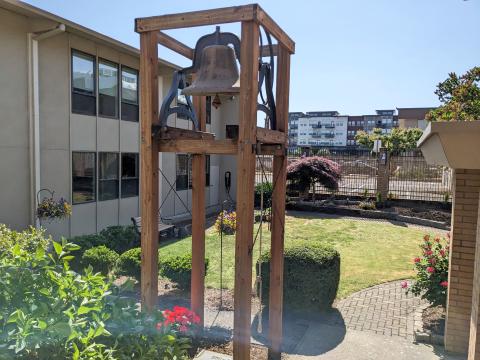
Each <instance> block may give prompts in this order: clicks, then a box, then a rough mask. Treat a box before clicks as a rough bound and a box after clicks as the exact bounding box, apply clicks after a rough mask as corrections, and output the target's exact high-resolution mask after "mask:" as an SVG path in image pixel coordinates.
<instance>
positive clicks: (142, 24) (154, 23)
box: [135, 5, 257, 33]
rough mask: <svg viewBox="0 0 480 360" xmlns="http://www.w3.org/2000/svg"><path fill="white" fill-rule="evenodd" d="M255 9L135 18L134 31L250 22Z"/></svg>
mask: <svg viewBox="0 0 480 360" xmlns="http://www.w3.org/2000/svg"><path fill="white" fill-rule="evenodd" d="M256 8H257V5H243V6H232V7H225V8H218V9H210V10H201V11H191V12H185V13H179V14H169V15H161V16H151V17H143V18H137V19H135V31H136V32H138V33H141V32H145V31H153V30H165V29H178V28H188V27H195V26H203V25H215V24H226V23H232V22H239V21H250V20H254V18H255V11H256Z"/></svg>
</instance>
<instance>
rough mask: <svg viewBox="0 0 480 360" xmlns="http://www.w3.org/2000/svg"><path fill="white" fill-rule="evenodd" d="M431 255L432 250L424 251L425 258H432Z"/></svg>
mask: <svg viewBox="0 0 480 360" xmlns="http://www.w3.org/2000/svg"><path fill="white" fill-rule="evenodd" d="M432 254H433V251H432V250H427V251H425V255H426V256H432Z"/></svg>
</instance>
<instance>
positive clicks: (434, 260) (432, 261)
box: [429, 257, 437, 265]
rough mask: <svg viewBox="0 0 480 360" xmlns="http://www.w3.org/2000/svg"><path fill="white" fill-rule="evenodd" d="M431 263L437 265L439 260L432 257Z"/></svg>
mask: <svg viewBox="0 0 480 360" xmlns="http://www.w3.org/2000/svg"><path fill="white" fill-rule="evenodd" d="M429 261H430V264H432V265H435V263H436V262H437V259H435V258H434V257H432V258H431V259H430V260H429Z"/></svg>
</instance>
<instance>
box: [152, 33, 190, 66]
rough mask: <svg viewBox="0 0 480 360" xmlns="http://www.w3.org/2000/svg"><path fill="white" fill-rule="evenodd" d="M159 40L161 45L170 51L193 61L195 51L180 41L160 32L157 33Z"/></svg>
mask: <svg viewBox="0 0 480 360" xmlns="http://www.w3.org/2000/svg"><path fill="white" fill-rule="evenodd" d="M157 40H158V43H159V44H160V45H163V46H165V47H167V48H169V49H170V50H173V51H175V52H176V53H178V54H180V55H183V56H185V57H186V58H188V59H190V60H192V59H193V53H194V50H193V49H192V48H191V47H188V46H187V45H185V44H184V43H182V42H180V41H178V40H177V39H175V38H173V37H171V36H170V35H167V34H165V33H164V32H161V31H159V32H158V33H157Z"/></svg>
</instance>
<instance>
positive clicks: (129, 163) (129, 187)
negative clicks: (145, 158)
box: [122, 153, 138, 198]
mask: <svg viewBox="0 0 480 360" xmlns="http://www.w3.org/2000/svg"><path fill="white" fill-rule="evenodd" d="M132 196H138V154H134V153H124V154H122V198H127V197H132Z"/></svg>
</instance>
